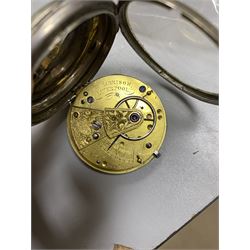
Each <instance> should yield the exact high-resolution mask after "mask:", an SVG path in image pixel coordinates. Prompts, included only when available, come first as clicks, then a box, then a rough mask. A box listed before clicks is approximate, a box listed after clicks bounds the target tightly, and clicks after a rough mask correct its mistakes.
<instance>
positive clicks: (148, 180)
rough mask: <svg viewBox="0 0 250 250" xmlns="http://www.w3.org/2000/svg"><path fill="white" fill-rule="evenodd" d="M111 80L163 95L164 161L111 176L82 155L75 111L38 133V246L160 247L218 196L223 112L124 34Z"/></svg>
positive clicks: (105, 70) (111, 62) (108, 65)
mask: <svg viewBox="0 0 250 250" xmlns="http://www.w3.org/2000/svg"><path fill="white" fill-rule="evenodd" d="M41 2H42V1H41ZM185 2H186V1H185ZM192 2H193V1H192ZM192 2H190V5H192ZM201 2H203V1H201ZM210 3H211V2H210ZM210 7H211V6H210ZM195 8H197V5H195ZM202 8H204V6H203V7H202ZM202 8H201V9H202ZM205 10H206V9H205ZM207 13H208V11H205V13H204V14H206V15H207ZM212 21H213V20H212ZM213 22H214V21H213ZM109 74H126V75H130V76H134V77H136V78H138V79H140V80H142V81H144V82H145V83H147V84H149V85H151V86H152V88H153V89H154V90H155V91H156V92H157V94H158V95H159V96H160V98H161V100H162V102H163V104H164V106H165V109H166V111H167V119H168V131H167V136H166V139H165V142H164V144H163V146H162V148H161V153H162V156H161V157H160V158H159V159H156V160H153V161H152V162H151V163H150V164H148V165H147V166H146V167H144V168H142V169H140V170H138V171H136V172H133V173H130V174H126V175H121V176H112V175H106V174H102V173H98V172H95V171H93V170H91V169H90V168H88V167H86V166H85V165H84V163H83V162H81V161H80V160H79V159H78V157H77V156H76V155H75V154H74V152H73V150H72V148H71V146H70V144H69V142H68V138H67V131H66V114H67V109H65V110H62V111H60V112H59V113H58V114H56V115H55V116H54V117H52V118H51V119H49V120H48V121H46V122H44V123H42V124H39V125H36V126H34V127H32V203H33V208H32V236H33V237H32V238H33V248H102V249H103V248H106V249H111V248H112V247H113V244H115V243H119V244H124V245H127V246H130V247H134V248H141V249H142V248H143V249H148V248H154V247H156V246H157V245H158V244H160V243H161V242H162V241H163V240H165V239H166V238H167V237H168V236H169V235H170V234H172V233H173V232H174V231H176V230H178V229H179V228H180V227H181V226H182V225H183V224H185V223H186V222H187V221H188V220H189V219H191V218H192V217H193V216H194V215H195V214H196V213H198V212H199V211H200V210H201V209H202V208H204V207H205V206H206V205H207V204H208V203H210V202H211V201H212V200H213V199H214V198H215V197H216V196H218V106H213V105H210V104H206V103H202V102H200V101H197V100H195V99H193V98H191V97H189V96H187V95H185V94H183V93H181V92H180V91H178V90H176V89H174V88H173V87H171V86H170V85H169V84H168V83H166V82H165V81H164V80H163V79H162V78H160V77H159V76H158V75H157V74H156V73H155V72H154V71H152V70H151V68H150V67H148V66H147V64H145V62H144V61H142V59H141V58H140V57H139V56H138V55H137V54H136V53H135V52H134V50H133V49H132V48H131V47H130V46H129V45H128V43H127V41H126V40H125V38H124V37H123V36H122V34H121V33H120V32H119V33H118V34H117V36H116V39H115V42H114V45H113V47H112V49H111V51H110V53H109V55H108V57H107V59H106V60H105V63H104V64H103V66H102V67H101V69H100V70H99V72H98V74H97V75H96V77H95V78H99V77H102V76H105V75H109ZM195 152H196V153H195Z"/></svg>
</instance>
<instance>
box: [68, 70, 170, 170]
mask: <svg viewBox="0 0 250 250" xmlns="http://www.w3.org/2000/svg"><path fill="white" fill-rule="evenodd" d="M67 124H68V136H69V140H70V143H71V145H72V147H73V149H74V151H75V152H76V154H77V155H78V156H79V157H80V159H81V160H82V161H84V162H85V163H86V164H88V165H89V166H90V167H92V168H94V169H96V170H99V171H102V172H106V173H111V174H123V173H128V172H131V171H134V170H136V169H138V168H141V167H143V166H145V165H146V164H147V163H148V162H149V161H151V160H152V159H153V158H158V157H159V156H160V153H159V150H160V147H161V144H162V142H163V140H164V137H165V134H166V128H167V117H166V113H165V110H164V107H163V105H162V103H161V100H160V99H159V97H158V96H157V94H156V93H155V92H154V91H153V90H152V89H151V88H150V87H149V86H148V85H146V84H145V83H143V82H141V81H139V80H137V79H135V78H132V77H129V76H123V75H111V76H106V77H103V78H100V79H97V80H95V81H94V82H92V83H91V84H89V85H88V86H87V87H84V88H82V89H81V90H80V92H79V93H78V95H77V97H76V99H75V100H74V102H73V103H72V105H71V107H70V109H69V112H68V118H67Z"/></svg>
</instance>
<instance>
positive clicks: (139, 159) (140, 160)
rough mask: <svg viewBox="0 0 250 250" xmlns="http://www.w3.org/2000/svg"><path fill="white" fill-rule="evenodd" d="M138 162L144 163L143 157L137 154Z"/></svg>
mask: <svg viewBox="0 0 250 250" xmlns="http://www.w3.org/2000/svg"><path fill="white" fill-rule="evenodd" d="M137 162H138V163H142V159H141V158H140V156H139V155H137Z"/></svg>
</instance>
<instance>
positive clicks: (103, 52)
mask: <svg viewBox="0 0 250 250" xmlns="http://www.w3.org/2000/svg"><path fill="white" fill-rule="evenodd" d="M115 13H116V6H115V5H114V4H113V3H112V2H103V1H100V2H93V1H81V0H76V1H74V4H72V1H53V2H51V3H49V4H48V5H46V6H45V7H44V8H42V9H41V10H40V11H39V12H37V13H36V14H35V15H34V16H33V18H32V73H33V80H32V83H33V95H32V122H33V123H34V124H36V123H38V122H41V121H43V120H45V119H48V118H49V117H50V116H51V115H52V114H54V113H55V112H56V111H57V110H58V109H60V108H62V107H63V106H64V105H65V104H66V103H67V100H68V99H70V97H71V96H72V95H73V94H75V92H76V91H77V89H78V88H79V86H81V85H84V84H87V83H88V81H89V80H90V79H91V78H92V77H93V76H94V75H95V74H96V72H97V71H98V69H99V67H100V66H101V65H102V63H103V61H104V60H105V58H106V56H107V53H108V52H109V50H110V48H111V46H112V43H113V40H114V37H115V35H116V32H117V30H118V24H117V19H116V14H115Z"/></svg>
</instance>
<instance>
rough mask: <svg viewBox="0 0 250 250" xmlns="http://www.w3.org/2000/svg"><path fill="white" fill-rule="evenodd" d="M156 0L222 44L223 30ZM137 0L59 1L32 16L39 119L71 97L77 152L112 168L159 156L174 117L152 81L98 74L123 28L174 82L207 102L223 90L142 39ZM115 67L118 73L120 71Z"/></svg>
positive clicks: (35, 115) (98, 166)
mask: <svg viewBox="0 0 250 250" xmlns="http://www.w3.org/2000/svg"><path fill="white" fill-rule="evenodd" d="M153 3H154V4H157V5H160V6H162V7H164V8H168V9H173V10H176V11H178V12H179V13H180V14H181V16H182V17H183V18H185V19H187V20H188V21H190V22H191V23H192V24H194V25H195V26H196V27H198V28H199V29H200V30H201V31H203V32H204V33H205V34H206V35H207V36H208V37H209V38H210V39H211V40H212V41H213V42H214V43H215V44H216V45H217V46H218V30H217V29H216V28H215V27H214V26H213V25H212V24H211V23H209V22H208V21H207V20H206V19H204V18H203V17H202V16H200V15H199V14H198V13H197V12H195V11H194V10H192V9H191V8H189V7H188V6H186V5H185V4H183V3H180V2H178V1H174V0H157V1H153ZM130 4H131V2H130V1H120V2H119V3H118V4H115V3H113V2H111V1H98V2H97V1H80V0H75V1H54V2H51V3H49V4H47V5H46V6H44V7H43V8H42V9H41V10H39V11H38V12H37V13H35V15H33V17H32V124H33V125H34V124H38V123H40V122H43V121H45V120H47V119H49V118H50V117H51V116H52V115H53V114H54V113H55V112H57V111H58V110H59V109H61V108H63V107H64V106H65V105H68V104H70V106H69V111H68V116H67V131H68V137H69V141H70V144H71V146H72V148H73V150H74V151H75V153H76V154H77V155H78V157H79V158H80V159H81V160H82V161H83V162H85V163H86V164H87V165H89V166H90V167H92V168H94V169H95V170H99V171H101V172H105V173H111V174H122V173H128V172H131V171H134V170H136V169H138V168H141V167H143V166H145V165H146V164H147V163H148V162H149V161H150V160H152V159H154V158H158V157H159V156H160V153H159V152H160V147H161V144H162V142H163V140H164V138H165V134H166V129H167V116H166V112H165V108H164V107H163V105H162V103H161V101H160V99H159V97H158V95H157V93H155V92H154V90H153V89H152V88H151V87H150V84H148V83H147V84H146V83H144V82H141V81H140V80H138V79H136V78H134V77H130V76H124V75H120V74H117V75H110V76H105V77H102V78H100V79H97V80H95V81H91V79H92V78H93V77H94V76H95V74H96V73H97V71H98V70H99V68H100V67H101V65H102V63H103V62H104V60H105V58H106V57H107V55H108V52H109V50H110V49H111V47H112V44H113V41H114V39H115V36H116V33H117V31H118V30H119V29H121V32H122V34H123V35H124V37H125V38H126V39H127V41H128V43H129V44H130V45H131V47H132V48H133V49H134V50H135V51H136V52H137V53H138V55H139V56H140V57H141V58H142V59H143V60H144V61H145V62H146V63H147V64H148V65H149V66H150V67H151V68H152V69H153V70H154V71H156V72H157V73H158V74H159V75H160V76H161V77H162V78H164V79H165V80H166V82H167V83H170V84H172V85H173V86H174V87H176V88H178V89H179V90H181V91H183V92H184V93H186V94H188V95H190V96H192V97H194V98H196V99H199V100H201V101H204V102H207V103H211V104H218V99H219V95H218V93H211V92H208V91H205V90H202V89H198V88H196V87H193V86H192V84H190V83H185V82H183V81H182V80H180V79H178V78H177V77H175V76H174V75H173V74H171V73H170V72H168V70H167V69H165V68H163V67H162V66H161V65H159V64H158V63H157V62H156V61H155V60H154V59H153V58H152V57H151V55H150V54H149V53H148V52H147V51H146V49H145V48H144V47H143V45H142V44H141V43H140V42H139V41H138V40H137V38H136V36H135V34H134V33H133V30H132V29H131V27H130V25H129V21H128V16H127V11H128V6H129V5H130ZM114 73H115V72H114Z"/></svg>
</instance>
